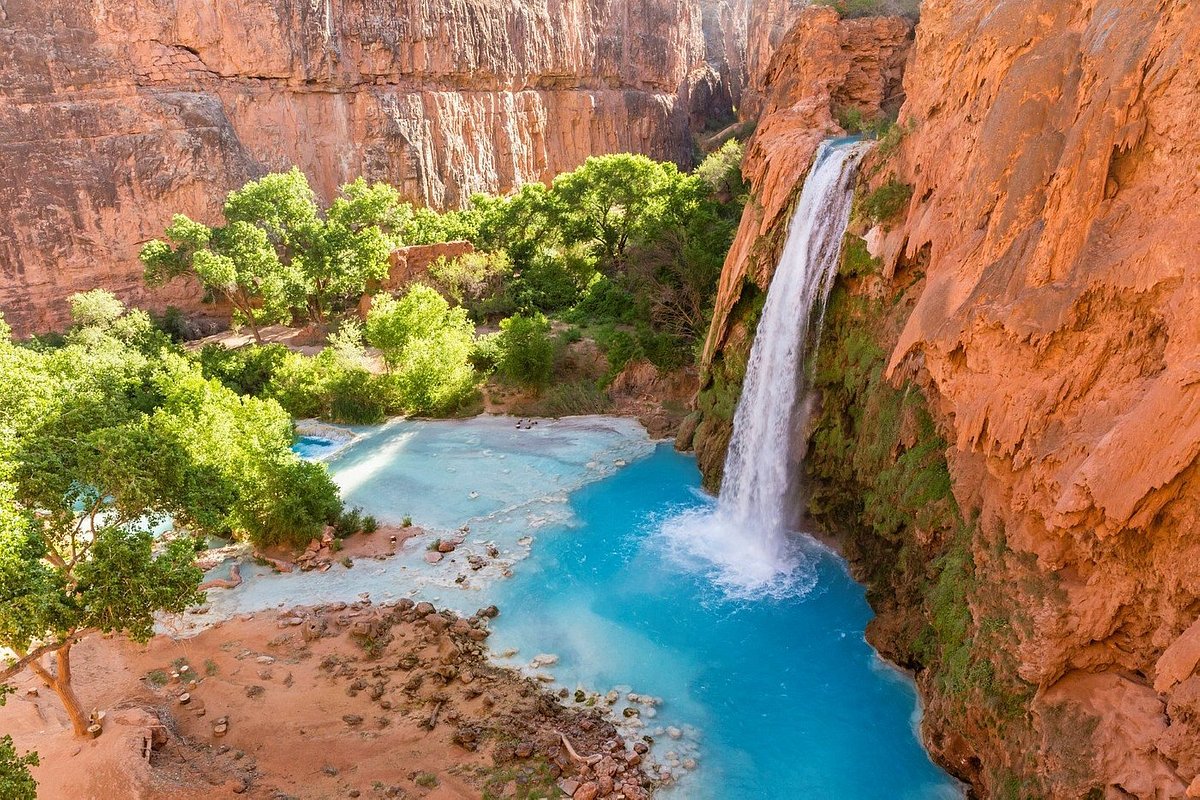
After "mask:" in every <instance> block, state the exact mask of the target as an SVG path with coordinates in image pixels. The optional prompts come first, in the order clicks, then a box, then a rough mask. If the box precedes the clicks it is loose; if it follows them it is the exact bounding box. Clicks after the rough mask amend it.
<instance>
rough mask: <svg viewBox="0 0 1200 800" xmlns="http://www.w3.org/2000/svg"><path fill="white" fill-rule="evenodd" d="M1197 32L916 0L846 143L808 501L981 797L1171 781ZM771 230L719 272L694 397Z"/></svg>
mask: <svg viewBox="0 0 1200 800" xmlns="http://www.w3.org/2000/svg"><path fill="white" fill-rule="evenodd" d="M805 19H807V17H806V18H805ZM804 24H805V22H804V21H802V22H801V23H800V26H801V29H802V27H803V25H804ZM810 24H811V23H810ZM790 39H791V37H789V40H790ZM1198 47H1200V8H1197V7H1195V6H1194V5H1193V4H1188V3H1183V2H1173V1H1172V0H1161V1H1160V2H1156V3H1152V4H1149V5H1146V4H1141V5H1137V4H1127V3H1119V2H1115V1H1114V0H1107V1H1102V2H1098V3H1095V2H1093V3H1084V4H1077V3H1058V2H1052V0H1035V2H1033V3H1032V4H1031V3H1029V2H1016V0H995V1H994V2H990V3H987V4H982V5H981V4H978V3H973V2H967V0H927V2H926V3H925V4H924V6H923V9H922V19H921V23H920V25H919V26H918V30H917V40H916V46H915V50H914V52H913V54H912V56H911V58H910V60H909V63H908V67H907V70H906V74H905V77H904V88H905V90H906V92H907V100H906V102H905V105H904V109H903V112H902V114H901V117H900V125H899V127H898V128H897V129H896V130H895V131H894V132H893V134H892V135H891V136H889V137H888V140H887V143H886V147H883V148H882V150H881V152H879V153H877V154H876V155H875V156H873V157H872V159H871V160H869V161H868V162H867V163H866V164H865V165H864V170H863V172H864V185H863V186H862V187H861V189H860V191H861V192H862V195H861V196H860V202H859V204H858V205H857V211H856V222H855V231H856V232H857V233H860V234H862V235H863V239H861V240H850V241H849V242H848V250H847V252H846V254H845V257H844V264H843V275H842V278H841V285H840V288H839V290H838V292H836V293H835V299H834V306H833V307H831V309H830V312H829V314H830V316H829V318H828V322H827V324H828V325H829V326H832V329H831V330H829V331H828V333H829V335H828V336H827V337H826V339H825V340H824V341H823V344H822V353H823V355H822V361H821V364H820V365H819V367H818V369H819V370H820V373H821V374H819V375H818V377H817V383H818V385H820V386H821V387H822V389H823V390H824V391H825V392H826V397H825V399H826V409H825V412H824V413H823V415H822V418H821V420H820V421H819V423H818V430H817V433H816V436H815V437H814V439H813V444H812V448H813V449H812V450H811V451H810V452H811V453H812V454H813V456H812V458H813V459H815V462H816V463H815V465H814V466H813V467H812V468H813V477H814V480H815V481H816V485H815V486H814V487H813V489H814V492H813V501H814V504H815V505H814V506H813V507H812V508H811V509H810V510H811V511H813V513H815V514H816V515H817V516H818V517H819V518H820V519H822V520H823V521H825V522H827V523H830V524H833V525H835V526H837V527H838V528H839V529H840V530H842V531H843V532H844V533H846V535H847V541H848V543H849V545H850V546H849V547H848V553H849V555H850V556H851V558H852V559H853V560H854V561H855V566H856V567H857V569H858V571H859V574H860V575H861V576H863V577H864V578H865V579H866V580H867V581H868V583H869V585H870V587H871V588H870V596H871V600H872V603H873V604H874V605H875V607H876V609H877V611H878V612H879V614H880V617H879V619H878V620H877V621H876V622H875V623H873V624H872V628H871V632H870V633H871V637H872V640H873V641H874V642H875V643H876V644H877V645H878V646H880V648H881V649H882V650H883V651H884V652H885V653H886V654H888V655H890V656H892V657H893V658H895V659H897V660H899V661H901V662H902V663H905V664H907V665H909V666H911V667H913V668H914V669H917V670H918V682H919V685H920V687H921V691H922V694H923V695H924V696H925V698H926V700H927V705H926V715H925V720H924V726H923V727H924V732H925V735H926V739H927V741H928V742H929V744H930V746H931V749H932V750H933V752H934V753H935V755H936V756H937V757H938V758H939V760H940V761H942V762H943V763H944V764H946V765H947V766H948V767H950V768H951V769H952V770H954V771H955V772H956V773H957V774H959V775H961V776H963V777H964V778H967V779H969V780H971V781H972V782H973V783H974V784H975V786H976V787H977V788H978V790H979V791H980V793H981V794H983V795H985V796H1002V797H1011V796H1030V797H1050V798H1063V799H1064V800H1065V798H1078V797H1085V796H1086V797H1136V798H1161V797H1182V796H1184V794H1185V792H1187V791H1188V788H1189V786H1191V787H1200V784H1198V783H1197V778H1198V775H1200V750H1197V748H1196V746H1195V742H1197V741H1200V716H1198V713H1197V708H1198V705H1197V697H1200V689H1198V688H1197V687H1198V686H1200V682H1198V681H1200V677H1198V676H1197V666H1198V662H1200V655H1198V653H1200V644H1198V643H1197V642H1198V637H1200V634H1197V633H1196V630H1197V628H1196V626H1197V624H1200V623H1197V617H1198V616H1200V573H1197V571H1196V569H1195V567H1194V565H1195V564H1196V563H1200V539H1197V537H1196V536H1195V535H1194V531H1195V530H1196V529H1197V525H1198V524H1200V362H1198V361H1197V353H1200V328H1198V327H1197V326H1196V324H1195V320H1196V318H1197V315H1198V314H1200V294H1197V292H1196V290H1195V285H1196V282H1197V279H1198V278H1200V262H1198V261H1197V260H1196V257H1195V253H1194V251H1195V246H1194V244H1195V243H1197V242H1200V196H1198V195H1200V184H1197V182H1196V175H1197V173H1198V171H1200V135H1198V134H1197V132H1196V130H1195V124H1194V123H1195V118H1196V102H1195V97H1194V95H1195V87H1196V86H1197V85H1198V83H1200V62H1197V60H1196V59H1195V57H1194V55H1193V54H1194V53H1195V52H1196V51H1197V48H1198ZM785 49H786V44H785V45H784V47H783V48H781V49H780V52H779V53H777V54H776V56H775V57H776V58H786V57H787V54H786V52H785ZM800 69H801V65H800V64H797V65H796V66H794V67H792V68H790V70H789V72H790V73H791V74H797V73H798V71H799V70H800ZM825 93H826V90H825V89H824V88H823V87H822V86H821V84H820V83H819V82H818V83H817V89H816V91H815V94H816V96H817V98H818V99H819V100H820V102H819V103H818V104H819V105H824V102H823V97H824V95H825ZM804 102H805V99H804V98H799V99H797V100H796V101H793V104H792V105H791V106H776V107H775V109H774V111H772V110H771V109H770V107H769V106H768V107H766V110H765V113H766V114H767V116H765V117H764V118H763V119H762V120H760V122H759V131H760V133H759V134H758V136H762V135H763V134H762V132H763V131H765V130H769V129H770V128H771V127H773V126H772V123H771V115H772V114H781V115H784V118H786V115H787V114H789V113H791V109H793V108H802V107H803V105H804ZM795 124H796V125H797V127H800V126H802V125H803V123H802V122H800V121H799V120H798V121H797V122H796V123H795ZM815 127H817V131H818V135H819V133H820V132H822V129H821V128H820V126H819V125H816V126H815ZM793 135H794V136H795V137H796V138H795V140H794V141H796V142H803V141H805V139H803V133H802V132H800V131H797V132H796V133H794V134H793ZM810 135H811V134H810ZM793 152H795V153H796V155H795V156H794V159H795V161H796V162H797V164H798V165H799V166H798V168H799V170H800V172H799V173H796V174H798V175H802V174H803V170H804V169H805V168H806V167H807V162H808V161H809V160H810V156H809V152H811V147H802V146H800V145H798V144H797V145H794V146H793ZM754 158H755V156H754V155H753V153H752V154H751V155H749V156H748V160H747V168H748V170H750V171H751V172H752V173H753V171H754V170H755V169H756V168H757V167H756V165H755V163H754V162H753V159H754ZM777 174H779V175H781V176H786V177H781V180H782V181H784V182H783V183H782V187H783V189H781V190H780V194H781V195H783V196H785V197H786V194H787V192H786V187H787V186H788V185H789V184H788V183H787V182H786V181H789V180H794V182H793V183H792V184H791V185H792V186H795V185H796V183H798V182H799V179H798V178H796V179H793V178H791V177H790V176H788V174H787V173H786V172H783V171H779V172H778V173H777ZM768 185H769V183H766V182H764V181H763V179H762V178H759V179H758V180H757V181H756V183H755V188H756V196H760V197H762V198H763V200H762V205H763V208H764V211H766V210H768V209H769V208H770V207H772V206H770V205H769V204H770V198H771V197H772V196H773V195H772V194H771V193H770V191H769V190H767V191H766V192H765V193H764V189H763V187H766V186H768ZM784 206H786V201H785V202H784ZM781 227H782V226H780V225H779V224H777V223H772V222H771V221H770V220H769V219H768V218H767V216H766V215H765V214H764V216H763V221H762V223H761V225H760V226H759V227H757V228H756V229H751V230H750V231H745V230H743V232H742V234H743V237H744V238H743V240H742V241H739V243H738V244H737V245H735V253H736V252H737V251H738V249H739V248H741V249H742V250H743V251H744V252H745V253H750V254H751V257H750V258H746V256H744V255H736V256H731V260H730V262H729V263H727V265H726V275H725V276H723V279H722V283H721V290H722V299H721V301H720V303H719V308H718V315H717V317H716V320H715V322H714V327H713V330H712V332H711V333H710V337H709V347H708V350H707V355H708V363H709V364H710V365H711V371H710V373H711V376H712V378H711V380H712V383H711V387H713V388H714V389H718V390H720V392H719V394H721V397H720V398H718V399H720V400H721V402H717V403H714V404H713V407H714V408H716V409H718V410H719V409H720V408H721V407H723V406H722V403H724V404H725V405H729V403H730V402H731V401H730V398H732V401H736V384H737V383H738V382H740V375H739V374H738V373H737V370H735V369H729V368H728V367H727V365H726V363H725V362H726V361H727V360H728V357H729V356H728V354H729V353H731V352H732V353H734V354H735V358H736V354H737V353H738V352H739V350H744V349H745V346H744V345H742V344H740V343H739V341H740V339H739V337H744V336H745V333H744V331H740V330H739V326H742V325H743V324H744V323H743V320H749V324H747V325H745V327H746V328H747V329H752V326H753V320H754V303H753V302H747V301H746V299H745V295H746V288H747V287H758V286H762V285H763V284H762V282H761V280H760V279H759V276H760V273H761V271H762V270H763V268H762V267H757V268H756V267H754V266H753V265H754V264H755V261H754V258H753V254H754V253H755V252H756V251H757V252H759V253H762V254H763V256H760V259H759V262H758V263H762V260H763V257H765V256H769V255H770V254H771V252H772V251H771V247H772V243H773V242H775V241H777V240H778V238H779V237H780V235H781V234H780V228H781ZM868 244H869V248H870V252H868V250H867V246H868ZM744 262H745V263H749V264H751V265H752V266H751V267H750V268H743V267H742V266H741V264H742V263H744ZM766 269H767V270H768V271H769V265H768V266H767V267H766ZM747 277H749V278H750V279H751V280H749V281H747V280H745V278H747ZM753 293H754V291H751V294H753ZM739 297H740V298H741V300H739ZM722 309H724V311H722ZM722 378H724V379H725V380H726V381H727V384H728V385H726V386H722V385H721V384H720V381H721V379H722ZM731 386H732V388H730V387H731ZM701 407H702V410H703V409H704V399H703V396H702V399H701ZM706 424H708V418H707V417H706V419H705V420H704V421H703V422H702V423H701V429H703V428H704V426H705V425H706ZM701 456H702V459H701V463H702V465H705V466H707V467H708V468H709V469H710V470H711V469H714V468H719V461H718V460H717V459H716V458H715V457H711V456H710V457H708V458H705V457H704V453H703V451H702V452H701ZM831 488H832V489H835V490H837V491H832V492H831V491H828V490H829V489H831ZM839 498H840V499H839Z"/></svg>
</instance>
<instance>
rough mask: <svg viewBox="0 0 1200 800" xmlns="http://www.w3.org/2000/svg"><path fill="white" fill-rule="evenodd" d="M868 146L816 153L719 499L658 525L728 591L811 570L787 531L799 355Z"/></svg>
mask: <svg viewBox="0 0 1200 800" xmlns="http://www.w3.org/2000/svg"><path fill="white" fill-rule="evenodd" d="M868 147H869V145H866V144H860V143H833V142H826V143H824V144H822V145H821V148H820V149H819V150H818V151H817V155H816V158H815V159H814V161H813V166H812V169H811V170H810V172H809V175H808V179H807V180H806V181H805V183H804V189H803V191H802V192H801V194H800V201H799V203H798V204H797V206H796V213H795V215H794V216H793V217H792V222H791V225H790V227H789V228H788V236H787V242H786V243H785V244H784V248H783V255H782V256H781V257H780V259H779V265H778V267H777V268H776V270H775V275H774V277H773V278H772V280H771V286H770V290H769V291H768V293H767V301H766V304H765V305H764V306H763V310H762V317H761V318H760V320H759V323H758V331H757V333H756V334H755V337H754V345H753V347H752V349H751V351H750V360H749V362H748V363H747V366H746V379H745V382H744V384H743V387H742V397H741V400H740V401H739V402H738V407H737V412H736V414H735V415H734V420H733V438H732V439H731V440H730V443H729V451H728V453H727V454H726V457H725V476H724V481H723V483H722V488H721V496H720V498H719V500H718V501H717V506H716V508H715V509H714V510H712V511H709V512H705V513H703V514H700V513H696V514H685V515H683V516H681V517H678V518H676V519H675V520H672V521H671V522H669V523H667V525H665V526H664V533H666V534H667V535H668V537H669V541H670V542H671V543H672V550H673V552H674V553H675V554H676V555H678V556H680V557H682V558H685V559H687V560H688V561H695V560H696V559H697V558H699V559H701V560H702V561H703V562H707V564H708V565H709V571H710V572H712V574H713V578H714V580H715V581H716V582H717V583H718V585H720V586H721V588H723V589H724V590H725V591H726V593H727V594H731V595H736V596H745V597H754V596H761V595H763V594H767V595H776V596H778V595H781V594H792V593H794V592H796V591H797V590H805V589H806V588H807V586H808V585H810V580H811V579H812V577H813V576H812V574H811V571H809V570H805V566H806V564H805V563H804V559H803V558H802V556H801V554H799V553H797V552H796V551H795V547H794V546H793V544H792V542H790V541H789V536H788V534H789V531H790V529H791V527H792V525H793V524H794V522H795V521H796V519H795V517H796V515H795V513H794V509H795V508H796V500H797V490H798V485H797V483H798V479H799V475H800V470H799V469H798V466H799V464H800V462H801V461H802V460H803V457H804V441H803V440H804V433H805V427H806V424H807V422H808V419H807V418H808V412H809V408H808V405H809V404H808V403H806V402H804V400H806V397H805V395H806V393H807V383H808V378H807V374H806V372H805V356H806V355H807V353H808V350H809V345H810V344H813V345H814V346H815V342H816V341H817V339H818V338H819V336H820V329H821V324H822V321H823V316H824V311H825V303H826V301H827V300H828V298H829V292H830V290H831V289H832V287H833V281H834V277H835V276H836V274H837V266H838V260H839V258H840V256H841V249H842V237H843V236H844V235H845V232H846V225H847V223H848V222H849V218H850V203H851V199H852V197H853V188H854V174H855V170H856V169H857V167H858V164H859V162H860V161H861V160H862V157H863V154H864V153H865V152H866V150H867V148H868ZM714 568H715V569H714Z"/></svg>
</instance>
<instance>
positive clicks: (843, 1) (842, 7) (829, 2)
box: [813, 0, 921, 19]
mask: <svg viewBox="0 0 1200 800" xmlns="http://www.w3.org/2000/svg"><path fill="white" fill-rule="evenodd" d="M813 5H819V6H830V7H831V8H833V9H835V10H836V11H837V12H838V13H839V14H841V15H842V17H843V18H844V19H859V18H862V17H883V16H905V17H909V18H910V19H916V18H917V17H918V16H919V15H920V12H921V0H813Z"/></svg>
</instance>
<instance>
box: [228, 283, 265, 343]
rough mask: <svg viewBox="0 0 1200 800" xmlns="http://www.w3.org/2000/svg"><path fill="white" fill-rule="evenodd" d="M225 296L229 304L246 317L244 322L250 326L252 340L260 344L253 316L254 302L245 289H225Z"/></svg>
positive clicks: (260, 340) (259, 334)
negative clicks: (252, 335) (233, 290)
mask: <svg viewBox="0 0 1200 800" xmlns="http://www.w3.org/2000/svg"><path fill="white" fill-rule="evenodd" d="M225 296H226V297H227V298H229V303H230V305H232V306H233V307H234V308H236V309H237V310H238V311H240V312H242V316H243V317H245V318H246V323H247V324H248V325H249V326H250V332H251V333H253V334H254V341H255V342H257V343H258V344H262V334H261V333H259V331H258V320H256V319H255V318H254V304H253V303H251V302H250V298H249V297H247V296H246V292H245V290H244V289H238V290H237V292H229V291H227V292H225Z"/></svg>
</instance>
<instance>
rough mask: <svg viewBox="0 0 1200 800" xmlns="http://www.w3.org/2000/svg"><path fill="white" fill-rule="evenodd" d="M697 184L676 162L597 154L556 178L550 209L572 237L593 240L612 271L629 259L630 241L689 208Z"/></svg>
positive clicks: (697, 192) (651, 232)
mask: <svg viewBox="0 0 1200 800" xmlns="http://www.w3.org/2000/svg"><path fill="white" fill-rule="evenodd" d="M699 184H700V181H699V179H697V178H695V177H693V176H688V175H684V174H683V173H681V172H680V171H679V169H678V168H677V167H676V166H675V165H674V164H671V163H659V162H656V161H653V160H651V159H649V158H646V157H645V156H640V155H631V154H629V153H621V154H617V155H609V156H593V157H591V158H589V159H588V160H587V161H585V162H584V163H583V165H582V166H581V167H579V168H578V169H576V170H574V171H573V172H568V173H565V174H563V175H559V176H558V177H557V178H555V179H554V184H553V186H552V196H553V205H552V207H551V212H550V213H551V217H552V218H553V219H555V220H557V222H558V224H559V226H560V227H561V229H562V232H563V236H564V238H565V239H566V240H567V241H568V242H571V241H579V242H587V243H590V244H591V245H592V246H594V247H595V248H596V249H597V251H598V253H599V254H600V258H601V261H602V262H603V263H604V265H605V266H606V267H607V268H608V269H609V270H610V271H612V270H615V269H619V268H621V267H623V266H624V265H625V260H626V251H627V249H628V248H629V246H630V244H632V243H634V242H637V241H643V240H646V239H650V238H653V237H654V236H655V235H656V234H657V233H658V232H659V231H660V230H661V229H662V227H663V225H664V224H667V223H668V222H669V221H670V220H671V219H674V218H678V217H679V216H681V215H682V214H685V213H686V212H687V210H688V207H689V206H690V205H692V204H694V203H695V202H697V201H698V200H699V198H700V196H701V194H702V191H701V188H700V185H699Z"/></svg>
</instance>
